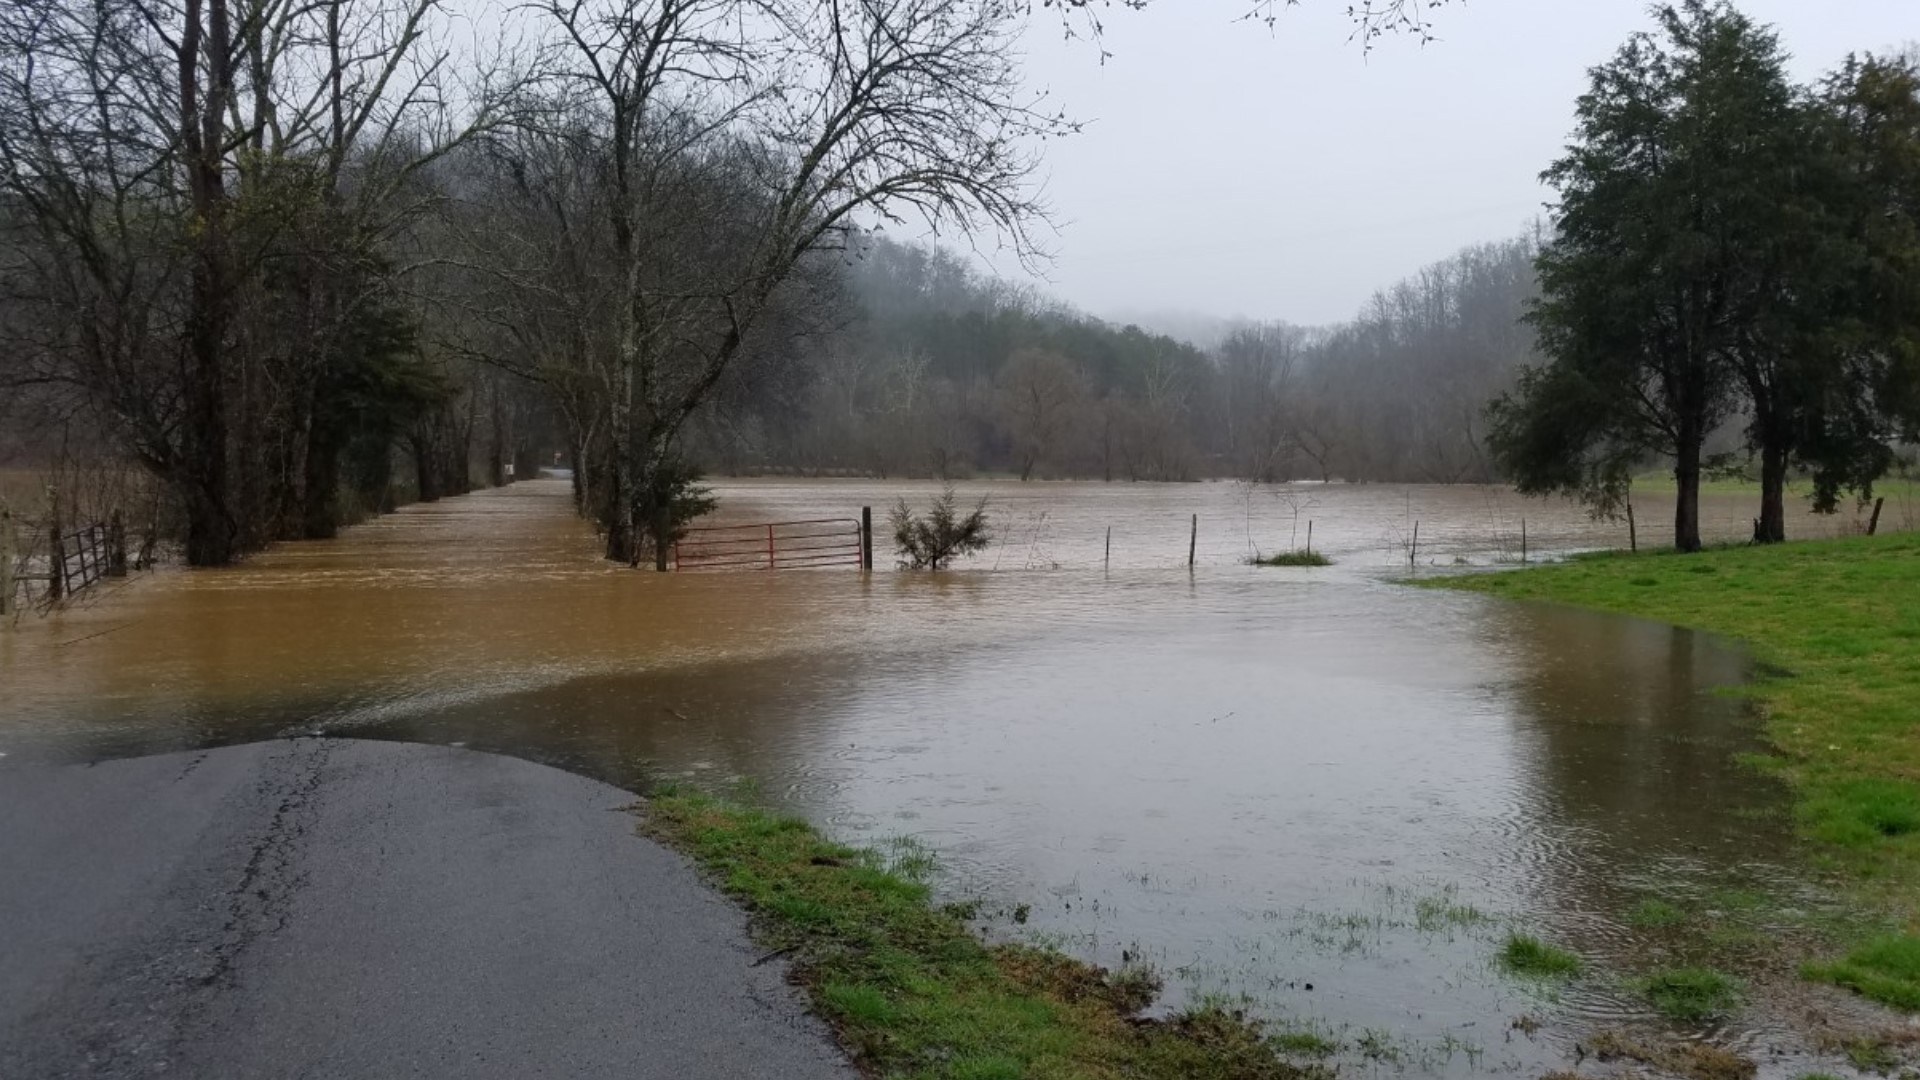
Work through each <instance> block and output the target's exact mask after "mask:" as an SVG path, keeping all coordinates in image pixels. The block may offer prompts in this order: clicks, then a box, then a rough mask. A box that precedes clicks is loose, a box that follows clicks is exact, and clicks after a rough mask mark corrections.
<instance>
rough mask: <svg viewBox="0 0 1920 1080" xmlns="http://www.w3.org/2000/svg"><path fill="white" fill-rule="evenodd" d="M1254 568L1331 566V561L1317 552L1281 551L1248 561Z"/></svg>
mask: <svg viewBox="0 0 1920 1080" xmlns="http://www.w3.org/2000/svg"><path fill="white" fill-rule="evenodd" d="M1248 561H1249V562H1250V563H1251V564H1252V565H1254V566H1332V565H1333V560H1332V559H1329V558H1327V557H1326V556H1325V555H1322V554H1320V553H1319V552H1317V551H1282V552H1278V553H1276V554H1273V555H1268V556H1265V557H1263V558H1257V559H1250V560H1248Z"/></svg>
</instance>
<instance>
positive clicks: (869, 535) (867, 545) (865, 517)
mask: <svg viewBox="0 0 1920 1080" xmlns="http://www.w3.org/2000/svg"><path fill="white" fill-rule="evenodd" d="M860 569H862V570H871V569H873V507H871V506H863V507H861V508H860Z"/></svg>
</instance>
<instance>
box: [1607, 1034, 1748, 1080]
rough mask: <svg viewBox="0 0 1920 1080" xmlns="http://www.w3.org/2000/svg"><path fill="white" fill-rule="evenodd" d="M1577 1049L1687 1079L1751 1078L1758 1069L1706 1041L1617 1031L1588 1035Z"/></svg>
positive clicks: (1741, 1079)
mask: <svg viewBox="0 0 1920 1080" xmlns="http://www.w3.org/2000/svg"><path fill="white" fill-rule="evenodd" d="M1581 1049H1582V1050H1583V1051H1584V1052H1586V1053H1589V1054H1592V1055H1593V1056H1594V1057H1597V1058H1599V1059H1600V1060H1601V1061H1603V1062H1612V1061H1622V1060H1624V1061H1631V1062H1635V1063H1636V1064H1640V1065H1650V1066H1652V1067H1654V1068H1656V1069H1660V1070H1662V1071H1664V1072H1668V1073H1672V1074H1674V1075H1676V1076H1684V1077H1689V1078H1691V1080H1751V1078H1752V1077H1753V1076H1754V1075H1755V1074H1756V1073H1757V1072H1758V1071H1759V1067H1758V1066H1757V1065H1755V1064H1754V1062H1753V1060H1752V1059H1750V1058H1746V1057H1742V1056H1741V1055H1739V1054H1736V1053H1734V1052H1733V1051H1731V1050H1726V1049H1723V1048H1721V1047H1718V1046H1713V1045H1710V1044H1708V1043H1696V1042H1668V1041H1664V1040H1647V1039H1641V1038H1635V1037H1633V1036H1631V1035H1628V1034H1626V1033H1624V1032H1619V1031H1601V1032H1598V1033H1596V1034H1594V1035H1592V1036H1589V1037H1588V1038H1587V1039H1586V1040H1585V1041H1584V1042H1583V1043H1582V1044H1581Z"/></svg>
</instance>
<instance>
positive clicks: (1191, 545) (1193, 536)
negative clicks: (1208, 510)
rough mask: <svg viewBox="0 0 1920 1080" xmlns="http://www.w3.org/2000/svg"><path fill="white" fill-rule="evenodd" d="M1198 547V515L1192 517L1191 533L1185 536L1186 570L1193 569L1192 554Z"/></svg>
mask: <svg viewBox="0 0 1920 1080" xmlns="http://www.w3.org/2000/svg"><path fill="white" fill-rule="evenodd" d="M1199 546H1200V515H1199V514H1195V515H1193V531H1192V532H1190V533H1188V534H1187V569H1189V570H1191V569H1193V553H1194V551H1195V550H1197V549H1198V548H1199Z"/></svg>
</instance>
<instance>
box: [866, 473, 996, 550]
mask: <svg viewBox="0 0 1920 1080" xmlns="http://www.w3.org/2000/svg"><path fill="white" fill-rule="evenodd" d="M955 501H956V496H955V495H954V491H953V485H951V484H949V485H947V488H946V490H945V491H942V492H941V493H940V497H939V498H937V499H935V500H933V503H932V504H931V505H930V506H928V508H927V514H926V516H925V517H921V516H919V515H918V514H915V513H914V512H913V509H912V508H911V507H909V506H908V505H907V500H905V499H901V500H900V501H899V502H898V503H896V504H894V507H893V513H892V514H891V515H890V521H891V524H892V525H893V545H894V550H895V551H896V552H897V553H898V554H899V556H900V564H901V565H902V566H905V567H907V568H908V569H912V570H938V569H940V568H941V567H942V566H944V565H945V564H946V563H947V562H948V561H950V560H952V559H953V558H954V557H955V556H957V555H971V554H973V553H974V552H976V551H980V550H982V549H984V548H985V547H986V546H987V545H988V544H990V543H992V542H993V534H992V533H991V532H989V531H988V529H987V500H986V499H984V498H983V499H981V500H980V502H979V503H978V504H976V505H975V506H974V508H973V510H972V511H971V512H969V513H967V514H966V515H964V516H962V515H961V513H960V511H959V510H958V509H957V508H956V507H955Z"/></svg>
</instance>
